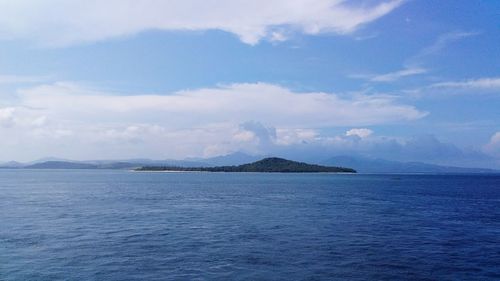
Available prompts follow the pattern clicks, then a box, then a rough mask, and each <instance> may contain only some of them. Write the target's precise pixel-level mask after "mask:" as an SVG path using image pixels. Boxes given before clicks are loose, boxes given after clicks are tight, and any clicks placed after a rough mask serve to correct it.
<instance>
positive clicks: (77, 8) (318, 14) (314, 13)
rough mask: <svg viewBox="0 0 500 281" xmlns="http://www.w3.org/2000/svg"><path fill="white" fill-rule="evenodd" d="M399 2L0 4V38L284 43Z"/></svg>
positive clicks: (354, 24)
mask: <svg viewBox="0 0 500 281" xmlns="http://www.w3.org/2000/svg"><path fill="white" fill-rule="evenodd" d="M403 2H404V1H403V0H385V1H379V2H378V3H376V4H372V5H368V4H366V3H361V4H357V5H356V4H353V3H346V1H344V0H273V1H264V0H252V1H248V0H182V1H180V0H173V1H162V0H143V1H134V0H100V1H97V0H73V1H66V0H43V1H28V0H17V1H10V0H0V38H4V39H28V40H34V41H37V42H39V43H42V44H45V45H68V44H75V43H81V42H94V41H99V40H104V39H107V38H113V37H120V36H127V35H133V34H136V33H139V32H141V31H145V30H181V31H182V30H185V31H195V30H211V29H217V30H223V31H226V32H230V33H234V34H236V35H237V36H238V37H239V38H240V39H241V40H242V41H243V42H245V43H248V44H256V43H258V42H259V41H260V40H262V39H263V38H268V39H270V40H284V39H285V37H284V35H283V33H282V32H280V30H282V29H285V28H286V29H287V30H292V31H296V32H301V33H305V34H319V33H337V34H345V33H350V32H353V31H355V30H356V29H358V28H359V27H360V26H362V25H364V24H367V23H369V22H372V21H374V20H376V19H378V18H380V17H382V16H384V15H386V14H388V13H390V12H391V11H393V10H394V9H395V8H397V7H399V6H400V5H401V4H402V3H403Z"/></svg>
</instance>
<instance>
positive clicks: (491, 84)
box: [430, 77, 500, 90]
mask: <svg viewBox="0 0 500 281" xmlns="http://www.w3.org/2000/svg"><path fill="white" fill-rule="evenodd" d="M430 87H431V88H454V89H465V90H466V89H479V90H498V89H500V77H492V78H479V79H469V80H465V81H448V82H440V83H435V84H432V85H431V86H430Z"/></svg>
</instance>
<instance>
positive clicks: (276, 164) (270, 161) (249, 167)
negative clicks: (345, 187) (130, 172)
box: [134, 157, 356, 173]
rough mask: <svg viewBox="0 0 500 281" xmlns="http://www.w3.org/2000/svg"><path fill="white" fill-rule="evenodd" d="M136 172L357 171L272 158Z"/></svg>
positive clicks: (148, 169)
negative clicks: (232, 164) (228, 164)
mask: <svg viewBox="0 0 500 281" xmlns="http://www.w3.org/2000/svg"><path fill="white" fill-rule="evenodd" d="M134 170H135V171H153V172H155V171H158V172H161V171H171V172H237V173H243V172H256V173H356V170H354V169H351V168H344V167H334V166H321V165H316V164H307V163H303V162H296V161H291V160H287V159H283V158H277V157H270V158H264V159H262V160H259V161H256V162H253V163H248V164H243V165H238V166H218V167H175V166H144V167H140V168H137V169H134Z"/></svg>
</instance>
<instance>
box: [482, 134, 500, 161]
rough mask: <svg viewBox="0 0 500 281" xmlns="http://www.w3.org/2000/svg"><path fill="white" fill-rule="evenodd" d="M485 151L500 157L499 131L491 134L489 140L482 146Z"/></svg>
mask: <svg viewBox="0 0 500 281" xmlns="http://www.w3.org/2000/svg"><path fill="white" fill-rule="evenodd" d="M483 150H484V152H485V153H488V154H490V155H492V156H496V157H498V158H500V132H496V133H495V134H493V136H491V138H490V141H489V142H488V143H487V144H486V145H485V146H484V148H483Z"/></svg>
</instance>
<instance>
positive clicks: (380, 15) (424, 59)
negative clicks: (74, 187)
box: [0, 0, 500, 168]
mask: <svg viewBox="0 0 500 281" xmlns="http://www.w3.org/2000/svg"><path fill="white" fill-rule="evenodd" d="M499 43H500V2H498V1H451V0H450V1H424V0H421V1H418V0H413V1H411V0H409V1H399V0H385V1H375V0H369V1H368V0H367V1H336V0H309V1H306V0H292V1H284V0H283V1H282V0H277V1H272V2H269V1H229V0H224V1H197V0H190V1H153V0H150V1H141V2H137V1H128V0H127V1H115V0H108V1H76V0H75V1H57V0H45V1H16V2H12V1H0V96H1V100H0V134H1V135H2V139H1V140H0V145H1V147H2V150H3V151H2V154H1V156H0V160H2V161H7V160H21V161H28V160H33V159H36V158H40V157H45V156H55V157H63V158H72V159H125V158H136V157H141V158H142V157H149V158H155V159H164V158H178V159H182V158H185V157H210V156H216V155H223V154H227V153H231V152H236V151H242V152H246V153H250V154H273V155H280V156H285V157H291V158H295V159H300V160H318V159H320V158H322V157H323V158H325V157H328V156H333V155H340V154H352V155H364V156H369V157H380V158H386V159H393V160H402V161H424V162H431V163H438V164H447V165H458V166H481V167H492V168H499V167H500V110H499V108H500V96H499V94H500V68H499V65H500V47H499V46H500V44H499Z"/></svg>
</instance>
